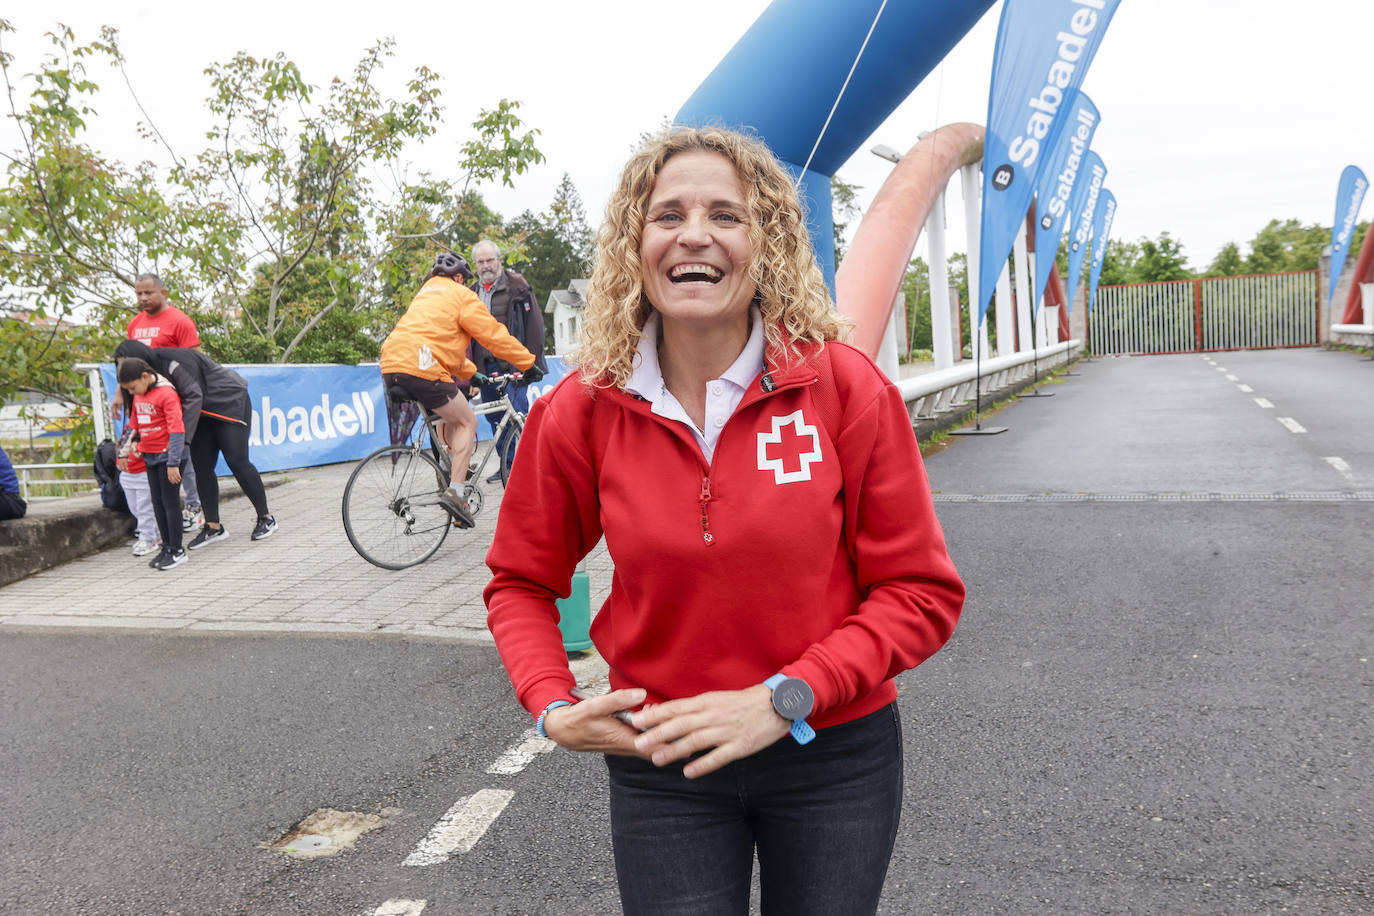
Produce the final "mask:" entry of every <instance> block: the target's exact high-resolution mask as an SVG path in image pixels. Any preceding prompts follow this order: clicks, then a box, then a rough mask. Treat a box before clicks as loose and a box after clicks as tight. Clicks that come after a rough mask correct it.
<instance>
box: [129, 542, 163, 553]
mask: <svg viewBox="0 0 1374 916" xmlns="http://www.w3.org/2000/svg"><path fill="white" fill-rule="evenodd" d="M160 549H162V541H161V539H154V540H151V541H145V540H143V539H142V538H140V539H139V540H137V541H134V556H136V557H146V556H147V555H148V554H150V553H153V552H155V551H157V550H160Z"/></svg>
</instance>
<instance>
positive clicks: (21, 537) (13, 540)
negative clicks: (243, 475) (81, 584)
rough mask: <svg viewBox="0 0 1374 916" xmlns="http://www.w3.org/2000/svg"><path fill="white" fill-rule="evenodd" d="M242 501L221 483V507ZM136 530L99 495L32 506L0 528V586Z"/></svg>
mask: <svg viewBox="0 0 1374 916" xmlns="http://www.w3.org/2000/svg"><path fill="white" fill-rule="evenodd" d="M290 479H291V478H290V477H288V476H287V472H285V471H278V472H275V473H269V474H264V475H262V482H263V485H264V486H266V487H268V488H271V487H276V486H280V485H281V484H284V483H286V482H287V481H289V480H290ZM242 496H243V491H242V490H241V489H239V485H238V483H237V482H236V481H234V479H233V478H228V479H225V480H221V481H220V488H219V498H220V502H221V503H224V502H226V501H228V500H231V499H238V498H240V497H242ZM133 531H134V519H133V516H132V515H130V514H129V513H127V512H111V511H110V510H109V509H106V508H105V507H104V506H102V505H101V504H100V496H99V494H92V495H88V496H72V497H68V498H67V499H60V500H50V501H43V502H36V503H30V504H29V511H28V514H27V515H25V516H24V517H23V518H21V519H15V520H13V521H8V522H4V523H2V524H0V587H3V586H6V585H9V584H10V583H12V582H18V581H19V580H20V579H24V578H27V577H28V576H31V575H33V574H34V573H39V572H42V571H43V570H45V569H51V568H52V567H54V566H60V565H61V564H63V563H69V562H71V561H72V560H76V559H79V558H81V557H84V556H86V555H87V554H91V553H95V552H97V551H100V550H105V549H107V548H110V547H114V546H116V545H118V544H120V543H121V542H125V541H128V540H129V539H130V538H131V537H133Z"/></svg>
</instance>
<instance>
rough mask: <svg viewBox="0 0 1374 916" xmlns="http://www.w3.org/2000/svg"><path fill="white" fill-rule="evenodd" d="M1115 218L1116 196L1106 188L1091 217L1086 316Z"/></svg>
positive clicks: (1094, 294)
mask: <svg viewBox="0 0 1374 916" xmlns="http://www.w3.org/2000/svg"><path fill="white" fill-rule="evenodd" d="M1115 217H1116V195H1114V194H1113V193H1112V192H1111V191H1108V190H1107V189H1106V188H1103V189H1102V193H1101V194H1100V195H1098V198H1097V215H1096V216H1094V217H1093V266H1092V269H1091V270H1089V271H1088V314H1089V315H1091V314H1092V313H1093V299H1094V298H1096V296H1097V278H1098V277H1100V276H1102V262H1103V261H1105V260H1107V239H1108V238H1110V237H1111V234H1112V220H1113V219H1114V218H1115Z"/></svg>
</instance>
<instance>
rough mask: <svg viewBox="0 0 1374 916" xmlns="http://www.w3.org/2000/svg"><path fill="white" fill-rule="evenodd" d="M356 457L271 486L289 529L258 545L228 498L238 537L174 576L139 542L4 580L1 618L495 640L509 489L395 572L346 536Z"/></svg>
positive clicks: (489, 491) (496, 488)
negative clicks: (495, 538)
mask: <svg viewBox="0 0 1374 916" xmlns="http://www.w3.org/2000/svg"><path fill="white" fill-rule="evenodd" d="M353 467H354V465H353V463H351V462H350V463H347V464H337V465H328V466H325V467H317V468H301V469H298V470H293V471H289V472H287V476H288V480H287V481H286V482H285V483H283V484H281V485H280V486H276V487H273V488H272V489H270V490H269V491H268V502H269V505H270V506H271V509H272V513H273V515H275V516H276V518H277V521H278V523H279V525H280V527H279V528H278V529H277V533H276V534H274V535H273V536H272V537H270V538H268V539H266V540H263V541H252V540H250V538H249V534H250V533H251V531H252V528H253V521H254V519H253V513H252V507H251V506H250V505H249V504H248V502H247V501H246V500H243V499H234V500H230V501H228V502H227V503H225V504H224V506H223V507H222V509H223V511H222V513H221V515H222V518H223V520H224V525H225V527H226V528H228V529H229V538H228V539H227V540H225V541H222V542H220V543H216V544H213V545H211V546H209V547H205V548H202V549H201V550H197V551H195V552H194V553H192V554H191V555H190V561H189V562H188V563H186V564H185V565H184V566H181V567H178V568H177V569H174V570H171V571H169V572H158V571H155V570H152V569H149V568H148V566H147V560H146V558H140V557H135V556H133V555H132V553H131V552H130V549H129V546H128V545H124V546H120V547H118V548H112V549H109V550H105V551H102V552H100V553H97V554H92V555H90V556H87V557H84V558H82V559H79V560H75V561H73V562H71V563H66V564H64V565H62V566H57V567H54V568H52V569H49V570H47V571H45V572H42V573H39V574H37V575H34V576H31V577H30V578H28V579H24V580H23V581H20V582H15V583H14V584H12V585H8V586H5V587H4V588H0V626H3V625H25V626H73V627H135V628H154V629H184V630H195V631H205V630H238V631H257V632H268V631H270V632H297V633H368V634H374V635H375V634H378V633H389V634H403V635H412V636H423V637H427V638H441V639H455V640H461V641H465V642H484V643H490V642H491V637H490V634H489V633H488V632H487V628H486V608H485V607H484V606H483V604H482V588H483V586H485V585H486V583H487V580H488V578H489V572H488V570H487V567H486V565H485V564H484V563H483V560H484V558H485V556H486V551H487V547H488V546H489V545H490V543H491V534H492V531H493V529H494V527H495V524H496V510H497V507H498V506H499V505H500V499H501V494H502V492H503V491H502V489H501V486H500V485H499V484H490V485H485V484H484V485H483V488H484V492H485V494H486V506H485V508H484V509H483V511H482V514H481V515H479V516H478V519H477V528H476V529H474V530H472V531H467V532H464V531H458V530H454V531H453V532H451V533H450V534H449V536H448V538H447V539H446V540H445V541H444V543H443V545H442V546H441V547H440V548H439V551H438V552H437V553H436V554H435V555H434V556H433V557H431V558H430V559H429V560H428V561H427V562H425V563H422V564H421V565H419V566H416V567H412V568H410V569H407V570H402V571H399V572H393V571H390V570H385V569H379V568H378V567H375V566H373V565H372V564H370V563H368V562H367V561H366V560H364V559H363V558H362V557H360V556H358V554H357V553H356V552H355V551H354V550H353V547H352V545H351V544H349V543H348V538H347V536H345V534H344V530H343V521H342V518H341V515H340V500H341V498H342V495H343V488H344V484H345V483H346V482H347V480H348V475H349V474H350V473H351V472H352V470H353ZM586 568H587V572H588V575H589V578H590V580H591V590H592V606H593V607H596V606H599V604H600V603H601V601H603V600H604V599H605V597H606V594H607V593H608V592H609V590H610V582H611V562H610V558H609V556H608V555H607V553H606V551H605V547H604V545H600V546H598V547H597V549H596V550H595V551H594V552H593V553H592V555H591V556H589V557H588V558H587V564H586Z"/></svg>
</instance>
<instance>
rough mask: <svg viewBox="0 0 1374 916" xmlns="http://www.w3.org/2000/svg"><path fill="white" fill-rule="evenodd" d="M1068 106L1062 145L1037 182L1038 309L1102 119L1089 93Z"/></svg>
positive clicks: (1069, 101)
mask: <svg viewBox="0 0 1374 916" xmlns="http://www.w3.org/2000/svg"><path fill="white" fill-rule="evenodd" d="M1065 106H1066V107H1065V110H1066V111H1068V112H1069V113H1070V115H1069V120H1068V121H1067V122H1065V124H1064V129H1063V130H1061V131H1060V132H1059V145H1058V147H1057V148H1056V149H1055V151H1054V155H1052V156H1051V157H1050V158H1049V159H1048V160H1046V161H1047V163H1048V168H1046V169H1045V170H1044V171H1042V172H1041V173H1040V181H1039V182H1037V184H1036V186H1035V310H1036V311H1039V310H1040V305H1041V303H1042V302H1043V301H1044V299H1045V283H1046V281H1048V280H1049V278H1050V267H1052V266H1053V265H1054V257H1055V255H1056V254H1058V253H1059V240H1060V238H1062V237H1063V235H1064V222H1065V218H1066V217H1067V216H1068V215H1069V197H1070V196H1072V194H1073V188H1074V184H1075V182H1077V181H1078V175H1079V173H1080V172H1081V171H1082V170H1083V163H1084V162H1085V161H1086V160H1087V156H1088V149H1089V148H1090V147H1091V146H1092V142H1093V133H1094V132H1095V131H1096V130H1097V123H1098V121H1099V120H1100V118H1099V116H1098V113H1097V106H1096V105H1094V104H1093V101H1092V99H1090V98H1088V96H1087V93H1084V92H1076V93H1074V94H1073V95H1072V96H1067V97H1066V101H1065Z"/></svg>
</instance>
